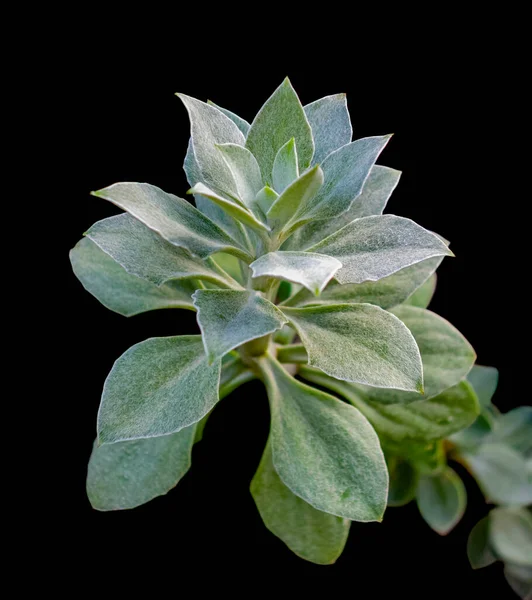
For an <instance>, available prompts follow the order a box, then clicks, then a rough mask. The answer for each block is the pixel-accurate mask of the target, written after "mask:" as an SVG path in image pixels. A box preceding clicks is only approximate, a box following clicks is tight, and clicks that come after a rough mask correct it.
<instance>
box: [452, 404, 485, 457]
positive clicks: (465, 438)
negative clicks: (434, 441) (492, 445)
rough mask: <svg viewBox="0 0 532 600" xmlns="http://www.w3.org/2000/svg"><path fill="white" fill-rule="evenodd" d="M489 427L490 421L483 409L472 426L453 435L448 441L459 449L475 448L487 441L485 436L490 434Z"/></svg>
mask: <svg viewBox="0 0 532 600" xmlns="http://www.w3.org/2000/svg"><path fill="white" fill-rule="evenodd" d="M481 411H482V408H481ZM491 427H492V421H491V419H490V417H489V415H488V414H487V413H486V411H485V409H484V411H483V412H481V413H480V415H479V416H478V417H477V419H476V421H475V422H474V423H473V424H472V425H470V426H469V427H468V428H467V429H463V430H462V431H458V432H457V433H455V434H454V435H453V436H452V437H451V438H450V440H451V441H452V442H453V444H456V445H457V446H459V447H461V448H469V447H473V448H475V447H476V446H478V445H479V444H482V443H483V442H484V441H486V440H487V436H488V434H489V433H490V432H491Z"/></svg>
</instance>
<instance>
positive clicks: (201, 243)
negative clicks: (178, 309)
mask: <svg viewBox="0 0 532 600" xmlns="http://www.w3.org/2000/svg"><path fill="white" fill-rule="evenodd" d="M92 193H93V195H94V196H98V197H99V198H104V199H105V200H109V201H110V202H112V203H113V204H116V205H117V206H119V207H120V208H122V209H124V210H127V212H129V213H130V214H131V215H133V216H134V217H135V218H136V219H138V220H139V221H141V222H142V223H144V224H145V225H147V226H148V227H149V228H150V229H152V230H153V231H156V232H157V233H158V234H159V235H161V236H162V237H163V238H164V239H165V240H167V241H169V242H170V243H171V244H173V245H174V246H178V247H180V248H185V249H186V250H188V251H189V252H191V253H192V254H194V255H196V256H199V257H200V258H206V257H207V256H209V255H210V254H213V253H215V252H228V253H229V254H234V255H235V256H238V257H241V258H244V260H245V259H246V258H248V256H249V255H248V254H247V253H246V251H244V249H243V248H241V247H239V246H238V244H235V242H234V240H232V239H231V238H230V237H229V236H228V235H227V234H226V233H225V232H224V231H222V230H221V229H220V228H219V227H218V226H217V225H216V224H215V223H213V222H212V221H211V220H210V219H208V218H207V217H206V216H205V215H204V214H203V213H201V212H200V211H199V210H197V209H196V208H194V207H193V206H192V205H191V204H189V203H188V202H187V201H186V200H183V198H178V197H177V196H174V195H173V194H167V193H166V192H163V190H161V189H160V188H158V187H155V186H154V185H149V184H147V183H115V184H114V185H111V186H109V187H107V188H105V189H103V190H99V191H98V192H92Z"/></svg>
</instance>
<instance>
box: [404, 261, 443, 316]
mask: <svg viewBox="0 0 532 600" xmlns="http://www.w3.org/2000/svg"><path fill="white" fill-rule="evenodd" d="M429 260H434V259H429ZM421 264H423V263H421ZM435 291H436V273H433V274H432V275H431V276H430V277H429V278H428V279H427V280H426V281H425V283H423V285H421V286H419V287H418V289H417V290H416V291H415V292H414V293H413V294H412V295H411V296H409V297H408V298H407V299H406V301H405V304H406V305H407V306H417V308H427V306H428V305H429V304H430V301H431V300H432V296H434V292H435Z"/></svg>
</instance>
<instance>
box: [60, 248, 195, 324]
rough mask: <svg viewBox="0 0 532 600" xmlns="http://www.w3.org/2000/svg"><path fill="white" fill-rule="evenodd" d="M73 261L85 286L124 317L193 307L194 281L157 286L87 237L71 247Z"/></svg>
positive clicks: (75, 271) (105, 304)
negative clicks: (130, 271)
mask: <svg viewBox="0 0 532 600" xmlns="http://www.w3.org/2000/svg"><path fill="white" fill-rule="evenodd" d="M70 262H71V263H72V269H73V271H74V273H75V275H76V277H77V278H78V279H79V280H80V281H81V283H82V284H83V287H84V288H85V289H86V290H87V291H88V292H89V293H91V294H92V295H93V296H94V297H95V298H97V299H98V300H99V301H100V302H101V303H102V304H103V305H104V306H105V307H107V308H109V309H110V310H113V311H115V312H117V313H119V314H121V315H124V316H125V317H131V316H133V315H137V314H139V313H143V312H146V311H148V310H156V309H160V308H186V309H189V310H194V306H193V304H192V298H191V297H190V296H191V295H192V293H193V292H194V290H195V286H194V285H193V283H191V282H180V283H177V282H171V283H169V284H167V285H162V286H160V287H157V286H156V285H153V284H152V283H149V282H148V281H146V280H145V279H140V278H139V277H135V276H134V275H130V274H129V273H127V272H126V271H125V270H124V269H123V268H122V267H121V266H120V265H119V264H118V263H117V262H115V261H114V260H113V259H112V258H111V257H110V256H109V255H108V254H106V253H105V252H103V250H100V248H98V246H97V245H96V244H95V243H94V242H91V240H89V239H88V238H84V239H82V240H80V241H79V242H78V243H77V244H76V246H75V247H74V248H73V249H72V250H71V251H70Z"/></svg>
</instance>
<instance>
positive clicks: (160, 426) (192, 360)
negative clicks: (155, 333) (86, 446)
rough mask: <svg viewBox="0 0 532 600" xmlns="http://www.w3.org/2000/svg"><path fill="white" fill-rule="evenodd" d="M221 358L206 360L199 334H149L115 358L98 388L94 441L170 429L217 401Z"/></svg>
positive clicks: (194, 420) (183, 424)
mask: <svg viewBox="0 0 532 600" xmlns="http://www.w3.org/2000/svg"><path fill="white" fill-rule="evenodd" d="M219 380H220V362H219V361H218V362H217V363H215V364H214V365H212V366H209V365H208V363H207V356H206V355H205V352H204V350H203V344H202V341H201V336H199V335H186V336H176V337H167V338H151V339H148V340H146V341H144V342H141V343H140V344H135V345H134V346H132V347H131V348H130V349H129V350H127V351H126V352H125V353H124V354H122V356H121V357H120V358H119V359H118V360H117V361H116V362H115V364H114V366H113V368H112V369H111V372H110V373H109V375H108V377H107V379H106V381H105V385H104V388H103V395H102V403H101V405H100V411H99V414H98V441H99V443H100V444H112V443H114V442H120V441H125V440H134V439H139V438H149V437H156V436H161V435H167V434H170V433H175V432H177V431H180V430H181V429H184V428H185V427H188V426H189V425H192V424H194V423H197V422H198V421H199V420H200V419H202V418H203V417H204V416H205V415H206V414H207V413H208V412H209V411H210V410H211V408H212V407H213V406H214V405H215V404H216V403H217V402H218V382H219Z"/></svg>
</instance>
